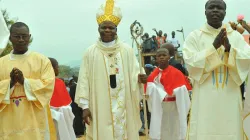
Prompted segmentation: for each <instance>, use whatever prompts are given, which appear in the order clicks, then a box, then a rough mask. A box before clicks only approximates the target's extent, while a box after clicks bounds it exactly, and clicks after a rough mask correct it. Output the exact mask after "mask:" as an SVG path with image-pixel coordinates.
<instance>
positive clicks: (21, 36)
mask: <svg viewBox="0 0 250 140" xmlns="http://www.w3.org/2000/svg"><path fill="white" fill-rule="evenodd" d="M11 37H13V38H15V39H18V40H19V39H24V40H26V39H29V37H30V35H11Z"/></svg>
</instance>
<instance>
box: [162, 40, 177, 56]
mask: <svg viewBox="0 0 250 140" xmlns="http://www.w3.org/2000/svg"><path fill="white" fill-rule="evenodd" d="M161 48H166V49H167V50H168V52H169V55H170V57H172V56H174V55H175V48H174V45H173V44H171V43H164V44H162V45H161Z"/></svg>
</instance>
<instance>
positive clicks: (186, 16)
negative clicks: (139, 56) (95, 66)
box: [0, 0, 250, 65]
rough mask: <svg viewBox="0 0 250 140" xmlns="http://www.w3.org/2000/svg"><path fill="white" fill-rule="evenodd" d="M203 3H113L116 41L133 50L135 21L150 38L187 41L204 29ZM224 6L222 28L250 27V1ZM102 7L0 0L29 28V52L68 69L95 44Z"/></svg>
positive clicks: (74, 1) (95, 2)
mask: <svg viewBox="0 0 250 140" xmlns="http://www.w3.org/2000/svg"><path fill="white" fill-rule="evenodd" d="M206 1H207V0H116V3H117V6H119V7H120V8H121V10H122V14H123V18H122V21H121V23H120V24H119V26H118V36H119V38H120V40H122V41H124V42H126V43H128V44H129V45H131V47H132V40H131V35H130V29H129V27H130V25H131V24H132V23H133V22H134V21H135V20H137V21H139V22H140V23H141V24H142V26H143V27H144V32H147V33H149V35H150V36H152V35H155V33H154V31H152V29H153V28H156V29H157V30H162V31H163V33H167V34H168V37H170V35H171V32H172V31H175V30H178V29H181V27H183V28H184V36H185V37H186V36H187V35H188V34H189V33H190V32H191V31H193V30H195V29H199V28H200V27H201V26H203V25H204V24H205V23H206V18H205V8H204V5H205V3H206ZM225 1H226V3H227V15H226V18H225V20H224V22H229V21H236V19H237V15H238V14H244V15H245V20H246V21H249V22H250V7H249V5H250V0H225ZM101 4H105V0H0V8H1V9H7V11H8V13H9V16H10V17H11V18H14V19H15V18H18V21H21V22H25V23H26V24H27V25H28V26H29V27H30V31H31V34H32V37H33V39H34V40H33V42H32V44H31V45H30V50H32V51H37V52H40V53H42V54H44V55H46V56H48V57H54V58H56V59H57V60H58V61H59V63H60V64H67V65H73V64H75V63H79V62H80V60H81V59H82V56H83V53H84V51H85V50H86V48H88V47H89V46H91V45H92V44H94V43H95V42H96V40H97V39H98V38H99V34H98V31H97V28H98V25H97V22H96V12H97V10H98V8H99V7H100V5H101ZM176 38H177V39H178V40H179V42H180V43H181V44H182V43H183V41H184V40H183V37H182V34H181V33H176ZM134 48H135V47H134ZM135 51H136V50H135Z"/></svg>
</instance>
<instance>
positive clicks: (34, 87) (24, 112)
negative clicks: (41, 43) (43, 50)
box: [0, 51, 56, 140]
mask: <svg viewBox="0 0 250 140" xmlns="http://www.w3.org/2000/svg"><path fill="white" fill-rule="evenodd" d="M0 67H1V68H0V139H1V140H56V133H55V128H54V125H53V120H52V117H51V113H50V108H49V101H50V98H51V96H52V93H53V88H54V79H55V74H54V71H53V68H52V66H51V63H50V61H49V59H48V58H47V57H45V56H43V55H40V54H38V53H35V52H29V51H28V52H26V53H25V54H23V55H14V54H12V53H11V54H9V55H6V56H4V57H2V58H0ZM13 68H18V69H20V70H21V71H22V73H23V75H24V78H25V80H24V85H20V84H19V83H17V84H16V85H14V86H13V87H12V88H11V89H10V72H11V71H12V69H13Z"/></svg>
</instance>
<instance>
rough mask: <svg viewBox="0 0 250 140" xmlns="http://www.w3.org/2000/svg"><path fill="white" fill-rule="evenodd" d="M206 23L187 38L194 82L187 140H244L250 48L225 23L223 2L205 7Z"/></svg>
mask: <svg viewBox="0 0 250 140" xmlns="http://www.w3.org/2000/svg"><path fill="white" fill-rule="evenodd" d="M205 9H206V11H205V14H206V18H207V23H206V24H205V25H204V26H203V27H202V28H201V29H199V30H195V31H193V32H191V33H190V34H189V36H188V37H187V38H186V41H185V43H184V47H183V56H184V60H185V62H186V65H187V69H188V72H189V75H190V77H191V78H192V79H193V80H194V84H193V95H192V105H191V112H190V121H189V126H188V134H187V140H243V134H244V133H243V129H242V115H241V113H242V97H241V91H240V85H241V84H242V83H243V82H244V81H245V79H246V77H247V74H248V72H249V66H250V47H249V45H248V44H247V43H246V42H245V40H244V38H243V36H242V35H241V34H239V33H238V32H237V31H234V30H233V29H232V28H231V27H230V25H229V24H223V23H222V21H223V20H224V17H225V15H226V3H225V1H223V0H209V1H208V2H207V3H206V5H205Z"/></svg>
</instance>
